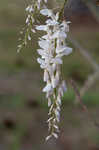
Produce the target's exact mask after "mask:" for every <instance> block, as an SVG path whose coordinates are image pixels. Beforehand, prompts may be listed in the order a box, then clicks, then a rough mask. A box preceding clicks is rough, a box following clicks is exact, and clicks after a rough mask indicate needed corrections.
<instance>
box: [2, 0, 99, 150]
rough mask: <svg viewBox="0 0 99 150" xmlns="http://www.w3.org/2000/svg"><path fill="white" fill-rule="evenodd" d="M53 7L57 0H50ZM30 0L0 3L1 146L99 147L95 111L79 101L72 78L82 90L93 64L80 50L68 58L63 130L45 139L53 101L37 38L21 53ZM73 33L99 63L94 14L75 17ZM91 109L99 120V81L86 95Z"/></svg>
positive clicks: (38, 149) (15, 149)
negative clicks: (20, 41)
mask: <svg viewBox="0 0 99 150" xmlns="http://www.w3.org/2000/svg"><path fill="white" fill-rule="evenodd" d="M50 3H51V4H50V5H52V4H53V2H52V1H51V2H50ZM25 7H26V2H25V1H24V0H21V1H20V0H14V1H12V0H6V1H1V2H0V150H43V149H47V150H53V149H54V150H58V149H59V150H72V149H73V150H79V149H80V150H81V149H82V150H83V149H84V150H85V149H92V148H93V150H94V147H95V148H96V147H98V146H99V128H97V127H96V126H95V125H94V123H93V120H92V119H90V118H89V114H87V113H85V112H83V111H82V109H81V106H80V105H79V104H75V101H76V97H75V92H74V90H73V89H72V87H71V85H70V83H69V80H70V79H71V78H72V79H73V80H74V81H75V82H76V84H77V86H78V88H79V90H80V88H82V87H83V86H84V83H85V81H86V80H87V78H88V76H89V75H91V74H93V73H94V69H93V67H92V66H91V65H90V63H89V62H88V61H87V60H86V58H84V57H83V56H82V55H81V53H80V52H79V49H78V48H75V46H74V44H73V43H72V41H68V44H69V45H70V46H71V47H73V53H72V54H71V55H70V56H68V57H64V66H63V74H64V79H65V80H66V81H67V86H68V91H67V93H65V95H64V98H63V105H62V113H61V116H62V119H61V124H60V127H61V133H60V138H59V139H58V140H57V141H55V140H54V139H52V140H51V141H49V142H47V143H44V137H46V135H47V124H46V120H47V113H48V108H47V100H46V99H45V95H44V94H42V88H43V86H44V83H43V81H42V78H43V77H42V76H43V72H42V70H41V69H40V68H39V64H37V62H36V58H37V57H38V56H37V54H36V48H37V43H36V42H35V41H37V38H38V37H37V36H38V35H39V34H38V35H34V36H33V43H30V46H28V47H27V48H24V49H23V50H22V51H21V52H20V53H19V54H17V45H18V38H19V32H20V30H21V28H22V27H23V26H24V22H25V11H24V8H25ZM71 20H72V23H71V25H70V34H71V36H72V37H73V38H74V39H76V40H77V41H78V43H79V44H81V46H82V47H83V48H85V49H87V51H88V52H89V53H90V54H91V56H92V58H93V59H94V60H95V61H96V63H97V64H99V24H98V23H97V22H96V21H95V19H94V18H93V16H92V15H89V17H88V16H87V17H86V14H84V15H83V13H82V15H80V16H78V15H77V16H76V14H75V15H74V14H73V15H72V18H71ZM82 99H83V102H84V103H85V104H86V105H87V106H88V109H89V113H90V115H91V116H92V118H93V119H96V120H97V122H99V121H98V120H99V119H98V118H99V117H98V116H99V79H97V80H96V81H95V82H94V84H93V85H92V87H90V88H89V89H88V91H86V92H85V94H84V96H83V97H82Z"/></svg>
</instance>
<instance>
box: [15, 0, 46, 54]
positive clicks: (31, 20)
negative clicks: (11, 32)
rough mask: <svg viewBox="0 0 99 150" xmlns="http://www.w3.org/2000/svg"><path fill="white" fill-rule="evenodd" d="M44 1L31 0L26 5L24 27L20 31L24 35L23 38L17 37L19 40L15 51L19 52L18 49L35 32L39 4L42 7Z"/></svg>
mask: <svg viewBox="0 0 99 150" xmlns="http://www.w3.org/2000/svg"><path fill="white" fill-rule="evenodd" d="M46 3H47V0H32V3H31V4H30V5H28V6H27V7H26V9H25V11H26V14H27V17H26V22H25V23H26V27H25V28H23V31H21V32H20V34H22V35H23V34H25V35H24V38H19V40H20V41H21V42H20V44H19V45H18V49H17V52H20V50H21V49H22V48H23V47H24V46H26V45H27V43H28V41H31V39H32V34H33V33H36V31H35V23H37V22H39V20H37V15H38V14H39V11H40V9H41V6H42V7H44V6H45V5H44V4H46ZM42 4H43V5H42ZM24 30H25V31H24ZM24 32H25V33H24Z"/></svg>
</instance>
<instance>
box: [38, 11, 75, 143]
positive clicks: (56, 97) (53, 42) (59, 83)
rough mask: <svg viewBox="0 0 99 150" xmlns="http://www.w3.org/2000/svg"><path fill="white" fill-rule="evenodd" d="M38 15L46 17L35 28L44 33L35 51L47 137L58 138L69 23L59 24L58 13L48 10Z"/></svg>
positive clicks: (65, 88)
mask: <svg viewBox="0 0 99 150" xmlns="http://www.w3.org/2000/svg"><path fill="white" fill-rule="evenodd" d="M40 13H41V14H42V15H44V16H47V17H48V19H47V20H46V24H45V25H40V26H36V29H37V30H43V31H45V32H46V34H45V35H44V36H42V37H41V38H40V40H39V41H38V44H39V47H40V49H38V50H37V52H38V54H39V55H40V56H41V58H38V59H37V61H38V63H39V64H40V67H41V68H42V69H44V82H46V86H45V87H44V89H43V92H45V93H46V98H47V99H48V106H49V107H50V109H49V119H48V121H47V122H48V124H49V136H48V137H47V138H46V140H48V139H49V138H50V137H52V136H54V137H55V138H58V134H57V133H58V132H59V127H58V123H59V121H60V110H61V108H60V106H61V98H62V96H63V93H64V92H65V91H66V90H67V87H66V84H65V81H64V80H63V79H62V75H61V65H62V64H63V61H62V57H63V56H64V55H69V54H70V53H71V52H72V48H70V47H68V46H67V45H66V38H67V32H69V25H68V23H69V22H66V21H65V20H64V21H62V22H61V23H60V22H59V13H56V15H55V14H54V13H53V12H52V10H50V9H42V10H41V11H40Z"/></svg>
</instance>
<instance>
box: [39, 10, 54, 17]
mask: <svg viewBox="0 0 99 150" xmlns="http://www.w3.org/2000/svg"><path fill="white" fill-rule="evenodd" d="M40 13H41V14H42V15H44V16H51V15H52V11H51V10H50V9H42V10H41V11H40Z"/></svg>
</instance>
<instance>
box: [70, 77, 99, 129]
mask: <svg viewBox="0 0 99 150" xmlns="http://www.w3.org/2000/svg"><path fill="white" fill-rule="evenodd" d="M70 84H71V86H72V88H73V89H74V91H75V94H76V97H77V98H78V101H79V102H80V104H81V106H82V109H83V111H84V112H86V113H87V114H88V116H89V120H91V121H92V122H93V124H94V125H95V126H96V127H98V128H99V123H98V122H97V121H96V120H95V119H94V118H93V117H92V115H91V114H90V113H89V111H88V108H87V106H86V105H85V104H84V103H83V100H82V98H81V95H80V92H79V90H78V88H77V85H76V83H75V81H74V80H70Z"/></svg>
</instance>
